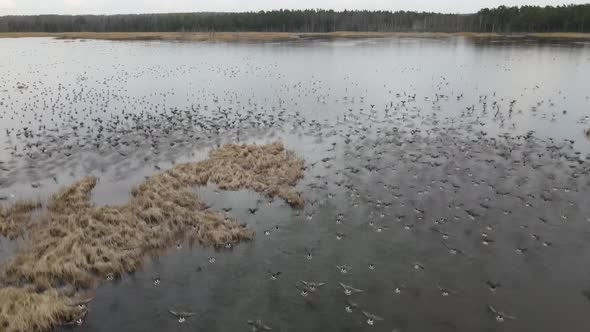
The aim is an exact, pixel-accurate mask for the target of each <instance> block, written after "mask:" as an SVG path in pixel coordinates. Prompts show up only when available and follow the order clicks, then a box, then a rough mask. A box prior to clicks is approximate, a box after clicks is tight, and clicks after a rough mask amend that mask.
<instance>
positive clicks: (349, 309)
mask: <svg viewBox="0 0 590 332" xmlns="http://www.w3.org/2000/svg"><path fill="white" fill-rule="evenodd" d="M357 308H358V304H357V303H356V302H352V301H351V300H346V306H345V307H344V310H346V312H348V313H349V314H350V313H352V312H353V311H354V310H356V309H357Z"/></svg>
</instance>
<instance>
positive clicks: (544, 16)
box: [0, 4, 590, 33]
mask: <svg viewBox="0 0 590 332" xmlns="http://www.w3.org/2000/svg"><path fill="white" fill-rule="evenodd" d="M212 31H264V32H300V33H302V32H332V31H378V32H495V33H512V32H590V4H584V5H564V6H557V7H553V6H545V7H539V6H522V7H506V6H500V7H497V8H491V9H490V8H485V9H482V10H480V11H479V12H477V13H473V14H441V13H429V12H410V11H396V12H389V11H347V10H345V11H333V10H322V9H315V10H313V9H309V10H275V11H260V12H239V13H170V14H136V15H73V16H72V15H38V16H2V17H0V32H212Z"/></svg>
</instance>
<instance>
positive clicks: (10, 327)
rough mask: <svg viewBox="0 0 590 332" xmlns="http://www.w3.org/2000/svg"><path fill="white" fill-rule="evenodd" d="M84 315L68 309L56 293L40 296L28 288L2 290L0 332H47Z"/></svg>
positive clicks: (70, 308)
mask: <svg viewBox="0 0 590 332" xmlns="http://www.w3.org/2000/svg"><path fill="white" fill-rule="evenodd" d="M81 315H82V311H81V310H80V309H78V308H75V307H69V306H67V304H66V302H65V300H64V298H63V297H61V296H59V295H58V294H57V292H56V291H48V292H44V293H41V294H37V293H35V292H33V291H31V290H29V289H25V288H14V287H6V288H2V289H0V331H12V332H29V331H46V330H49V329H50V328H52V327H53V326H55V325H56V324H59V323H60V322H69V321H72V320H74V319H76V318H78V317H80V316H81Z"/></svg>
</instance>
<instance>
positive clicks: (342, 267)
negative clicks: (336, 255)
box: [336, 265, 352, 274]
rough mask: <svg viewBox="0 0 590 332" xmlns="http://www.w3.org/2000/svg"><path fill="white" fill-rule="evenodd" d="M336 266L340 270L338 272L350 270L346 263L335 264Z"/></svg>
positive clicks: (344, 272)
mask: <svg viewBox="0 0 590 332" xmlns="http://www.w3.org/2000/svg"><path fill="white" fill-rule="evenodd" d="M336 268H337V269H338V270H340V273H342V274H347V273H348V272H349V271H350V270H352V267H350V266H348V265H336Z"/></svg>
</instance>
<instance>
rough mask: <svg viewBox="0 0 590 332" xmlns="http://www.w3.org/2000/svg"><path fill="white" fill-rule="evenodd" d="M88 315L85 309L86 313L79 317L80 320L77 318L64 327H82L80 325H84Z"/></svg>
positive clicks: (83, 312)
mask: <svg viewBox="0 0 590 332" xmlns="http://www.w3.org/2000/svg"><path fill="white" fill-rule="evenodd" d="M87 315H88V310H86V309H84V311H82V313H81V314H80V316H78V318H76V319H75V320H72V321H69V322H66V323H65V324H64V326H72V325H77V326H80V325H82V323H84V319H86V316H87Z"/></svg>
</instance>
